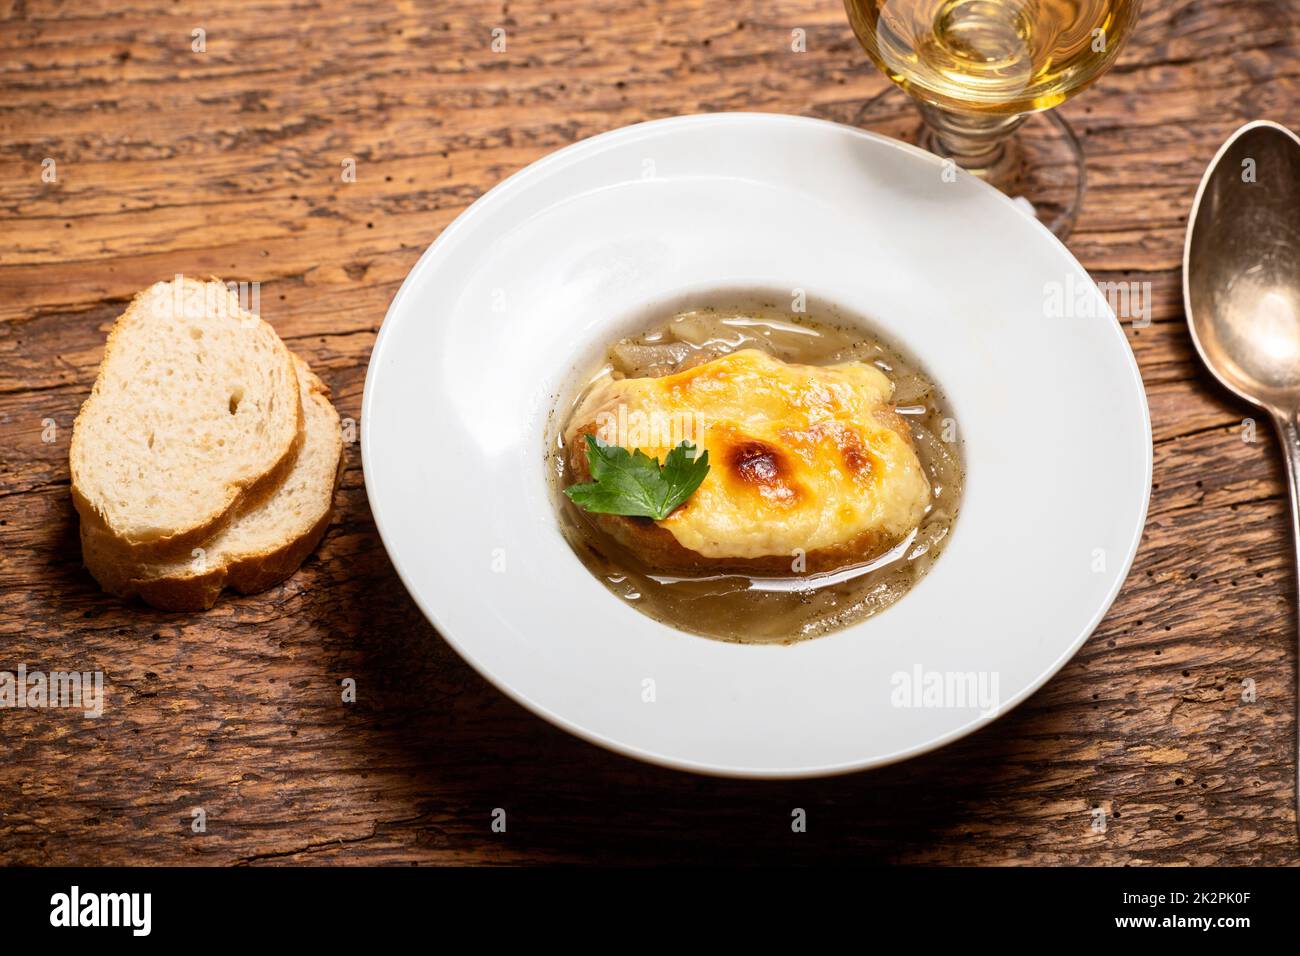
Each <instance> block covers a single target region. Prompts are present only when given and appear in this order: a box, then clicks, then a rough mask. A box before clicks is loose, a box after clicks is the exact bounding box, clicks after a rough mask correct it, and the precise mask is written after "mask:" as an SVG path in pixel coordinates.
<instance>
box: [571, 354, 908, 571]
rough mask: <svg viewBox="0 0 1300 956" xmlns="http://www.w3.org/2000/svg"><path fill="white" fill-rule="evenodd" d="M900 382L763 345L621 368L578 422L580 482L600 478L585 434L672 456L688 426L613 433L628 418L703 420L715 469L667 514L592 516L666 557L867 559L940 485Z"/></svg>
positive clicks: (680, 566) (750, 563) (708, 564)
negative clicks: (634, 369)
mask: <svg viewBox="0 0 1300 956" xmlns="http://www.w3.org/2000/svg"><path fill="white" fill-rule="evenodd" d="M893 389H894V386H893V383H892V382H891V381H890V380H889V379H888V378H887V377H886V376H885V374H884V373H883V372H881V371H880V370H879V369H877V368H876V367H874V366H873V365H870V364H868V363H865V362H849V363H845V364H842V365H831V366H825V367H821V366H811V365H797V364H794V363H786V362H783V361H781V360H780V359H778V358H775V357H773V356H770V355H768V354H767V353H765V352H761V351H758V350H756V349H743V350H741V351H738V352H733V353H731V354H730V355H726V356H723V357H721V358H717V359H714V360H712V361H710V362H706V363H704V364H702V365H697V366H694V367H692V368H689V369H686V370H684V371H680V372H677V373H674V374H671V375H664V376H662V377H657V378H655V377H651V378H624V379H608V380H606V381H604V382H602V383H601V384H600V385H598V386H597V387H596V388H594V389H593V390H592V391H591V392H590V393H589V394H588V395H587V397H586V398H585V400H584V401H583V403H582V405H581V407H580V408H579V409H578V410H577V411H576V412H575V414H574V417H573V419H572V421H571V422H570V424H569V427H568V429H567V433H566V436H565V442H566V445H567V446H568V454H569V465H570V469H571V471H572V474H573V475H574V477H575V478H576V479H577V480H578V481H588V480H589V479H590V469H589V468H588V463H587V454H586V441H585V438H584V436H585V435H588V434H594V435H596V436H597V437H598V438H600V439H602V440H604V441H605V442H606V443H609V444H626V445H627V446H628V448H629V450H631V448H632V447H634V446H635V447H639V448H640V449H641V450H642V451H644V452H645V453H646V454H648V455H650V456H651V457H653V458H658V459H660V460H661V461H662V460H664V458H665V457H666V456H667V454H668V452H669V451H670V450H671V448H672V447H673V445H674V444H675V443H676V442H677V441H678V438H679V437H681V436H677V435H672V436H666V435H665V434H663V431H666V430H661V431H660V432H659V433H657V434H656V433H651V434H650V435H649V436H648V439H646V438H643V439H641V440H637V441H632V442H628V441H626V440H624V441H620V436H619V435H618V434H617V429H616V428H610V429H609V430H610V432H612V433H610V434H602V432H604V431H605V430H606V428H607V427H608V426H612V425H614V423H615V422H617V421H618V420H620V418H624V419H631V420H637V418H638V417H640V419H641V420H643V421H656V420H658V421H664V422H674V421H690V422H693V429H692V430H693V432H694V434H693V435H690V436H687V437H690V438H691V439H692V440H693V442H694V443H695V444H696V445H697V446H699V447H700V448H701V449H702V450H706V451H708V453H709V464H710V471H709V473H708V475H707V476H706V477H705V479H704V482H703V483H702V484H701V485H700V487H699V489H698V490H697V491H696V492H695V493H694V494H693V495H692V496H691V497H690V498H689V499H688V500H687V501H686V502H685V503H684V504H682V505H680V506H679V507H678V508H677V509H676V510H675V511H674V512H673V513H672V514H670V515H669V516H668V517H667V518H666V519H664V520H663V521H652V520H651V519H649V518H635V517H623V516H620V515H608V514H588V515H585V517H586V518H587V519H588V520H590V521H592V522H593V523H594V524H595V525H596V526H597V527H599V528H601V529H602V530H604V531H605V532H606V533H607V534H608V535H609V536H610V537H612V538H613V539H614V540H615V541H616V542H617V543H618V544H619V545H621V546H622V547H624V548H626V549H628V550H629V551H631V552H632V553H633V554H634V555H637V556H639V557H640V558H641V559H642V560H643V561H645V562H646V563H647V564H648V565H649V566H651V567H653V568H657V569H663V570H682V571H702V570H705V571H717V572H726V571H737V572H747V573H760V574H788V573H790V570H791V568H792V564H791V561H792V559H793V558H796V557H798V558H800V559H801V561H803V562H804V563H805V565H806V569H807V570H808V571H811V572H820V571H826V570H832V569H835V568H840V567H844V566H846V565H849V564H853V563H857V562H860V561H865V560H868V559H870V558H872V557H875V556H877V555H879V554H882V553H883V552H885V551H887V550H888V549H889V548H891V547H893V546H894V545H895V544H896V543H897V542H898V541H900V540H901V539H902V538H903V537H904V536H905V535H906V534H907V533H908V532H909V531H910V530H911V529H913V528H915V527H916V526H917V524H918V523H919V522H920V520H921V518H922V517H923V516H924V513H925V507H926V503H927V501H928V499H929V495H930V485H929V481H928V480H927V478H926V476H925V472H924V470H923V469H922V467H921V463H920V461H919V460H918V458H917V455H916V450H915V448H914V447H913V445H912V439H911V436H910V434H909V433H908V430H907V426H906V425H905V424H904V422H903V420H902V418H900V417H899V416H898V414H897V413H896V412H895V411H894V409H893V404H892V402H891V396H892V394H893ZM602 422H603V423H605V424H604V425H602Z"/></svg>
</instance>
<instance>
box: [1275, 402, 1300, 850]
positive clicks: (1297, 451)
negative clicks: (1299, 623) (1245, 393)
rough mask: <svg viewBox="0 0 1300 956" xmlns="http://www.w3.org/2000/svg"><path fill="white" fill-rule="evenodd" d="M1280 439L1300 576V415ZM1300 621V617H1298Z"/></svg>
mask: <svg viewBox="0 0 1300 956" xmlns="http://www.w3.org/2000/svg"><path fill="white" fill-rule="evenodd" d="M1273 420H1274V421H1275V422H1277V431H1278V437H1279V438H1281V439H1282V457H1283V458H1284V459H1285V460H1286V475H1287V478H1288V479H1289V480H1290V485H1291V542H1292V544H1294V545H1295V549H1296V568H1297V573H1298V574H1300V412H1291V413H1290V414H1289V415H1283V414H1280V413H1277V414H1275V415H1274V416H1273ZM1297 619H1298V620H1300V614H1298V615H1297ZM1295 756H1296V830H1297V832H1298V833H1300V659H1298V660H1297V662H1296V752H1295Z"/></svg>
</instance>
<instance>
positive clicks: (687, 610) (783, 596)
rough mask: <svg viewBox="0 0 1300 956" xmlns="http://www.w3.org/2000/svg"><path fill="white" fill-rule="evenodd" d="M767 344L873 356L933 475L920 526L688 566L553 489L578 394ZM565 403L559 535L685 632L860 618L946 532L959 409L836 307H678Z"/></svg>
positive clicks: (891, 593) (808, 361) (769, 637)
mask: <svg viewBox="0 0 1300 956" xmlns="http://www.w3.org/2000/svg"><path fill="white" fill-rule="evenodd" d="M748 348H754V349H762V350H763V351H766V352H768V353H769V354H771V355H773V356H775V357H776V358H779V359H781V360H782V361H785V362H788V363H798V364H803V365H819V366H824V365H836V364H839V363H843V362H851V361H861V362H869V363H872V364H874V365H875V366H876V367H878V368H879V369H881V370H882V371H883V372H884V373H885V374H886V375H887V376H888V377H889V378H890V380H891V381H892V382H893V383H894V394H893V399H892V402H893V405H894V407H895V410H896V411H897V412H898V413H899V414H900V415H901V416H902V418H903V420H904V421H905V422H906V424H907V427H908V429H909V431H910V433H911V436H912V441H913V444H914V446H915V449H916V453H917V457H918V458H919V460H920V462H921V466H922V468H923V469H924V471H925V474H926V476H927V478H928V479H929V482H930V486H931V494H930V498H929V501H928V504H927V507H926V510H925V514H924V517H923V518H922V520H921V523H920V525H919V526H918V527H917V528H915V529H914V530H913V531H912V532H911V533H910V534H908V535H907V536H906V537H904V538H903V539H902V540H901V541H899V542H898V543H897V544H896V545H894V546H893V547H892V548H891V549H890V550H888V551H887V552H885V553H884V554H881V555H879V556H876V557H873V558H871V559H869V560H865V561H862V562H860V563H857V564H853V565H848V566H845V567H842V568H838V569H835V570H833V571H827V572H823V573H818V574H808V573H802V574H800V573H795V571H794V570H793V568H794V562H792V571H791V573H790V574H789V575H785V576H755V575H749V574H734V573H726V574H709V573H701V574H698V575H685V574H682V573H664V572H662V571H660V570H657V569H655V568H653V567H650V566H648V565H646V564H645V563H644V562H643V561H642V560H641V559H640V558H638V556H637V555H635V554H633V553H631V552H629V551H628V550H627V549H626V548H624V547H622V546H620V545H619V544H618V543H617V542H615V541H614V540H613V539H612V538H610V536H609V535H607V534H605V533H604V532H603V531H602V530H601V529H600V528H598V527H597V526H596V524H595V523H594V522H593V521H592V520H591V518H590V516H589V515H588V514H587V513H586V512H585V511H583V510H582V509H581V508H578V507H577V506H576V505H574V504H573V503H572V502H570V501H569V500H568V499H567V498H566V497H565V496H564V495H563V494H560V493H559V490H560V489H562V488H564V487H567V486H568V485H570V484H572V483H574V481H575V480H576V478H575V476H574V475H573V474H572V473H571V470H570V465H569V462H568V458H569V456H568V450H567V448H566V447H565V444H564V438H563V436H564V426H565V425H567V423H568V420H569V419H570V418H571V417H572V415H573V413H574V411H575V410H576V409H577V407H578V406H579V405H580V404H581V402H582V399H583V397H584V396H585V395H586V394H587V393H588V392H589V391H590V390H591V388H593V387H594V386H595V385H596V384H597V383H599V382H601V381H602V380H604V379H605V378H606V377H612V378H616V379H617V378H625V377H626V378H637V377H659V376H663V375H670V374H673V373H675V372H680V371H684V370H686V369H688V368H692V367H694V366H696V365H700V364H702V363H704V362H708V361H711V360H713V359H716V358H719V357H720V356H723V355H727V354H729V353H731V352H735V351H738V350H740V349H748ZM582 381H583V383H584V384H583V386H582V387H581V388H579V389H578V395H577V398H576V399H575V401H574V402H573V404H572V405H571V406H569V407H568V408H567V409H565V410H564V411H563V413H562V416H561V417H562V418H563V419H564V421H563V422H562V423H561V428H560V429H559V435H558V437H557V438H556V440H555V444H554V445H553V446H552V449H551V455H550V464H551V473H552V475H553V476H554V478H555V490H556V494H555V498H556V507H557V509H558V511H559V516H560V526H561V529H562V531H563V533H564V536H565V538H566V539H567V540H568V542H569V544H570V545H571V546H572V547H573V550H574V552H575V553H576V554H577V556H578V557H579V559H580V560H581V561H582V563H583V564H584V565H586V567H587V568H588V570H590V571H591V573H592V574H594V575H595V576H596V577H597V578H598V579H599V580H600V581H601V582H602V583H603V584H604V585H605V586H606V587H607V588H608V589H609V590H610V591H611V592H612V593H613V594H615V595H616V596H617V597H618V598H619V599H620V600H623V601H626V602H627V603H628V604H630V605H631V606H632V607H634V608H636V609H637V610H639V611H641V612H642V613H644V614H647V615H649V616H650V617H652V618H654V619H656V620H658V621H661V622H663V623H665V624H668V625H670V626H672V627H675V628H678V629H680V630H683V631H689V632H691V633H695V634H699V635H702V636H705V637H711V638H716V639H719V640H725V641H735V642H743V643H792V642H794V641H799V640H805V639H807V638H812V637H818V636H820V635H823V634H826V633H828V632H831V631H835V630H839V629H840V628H844V627H847V626H849V625H851V624H855V623H857V622H859V621H862V620H864V619H866V618H868V617H871V616H872V615H874V614H877V613H879V612H880V611H882V610H884V609H885V608H887V607H889V606H890V605H891V604H893V603H894V602H895V601H897V600H898V599H899V598H901V597H902V596H903V595H904V594H906V593H907V592H908V590H910V589H911V587H912V586H913V585H914V584H915V583H916V582H917V581H918V580H920V578H921V577H923V576H924V575H925V573H926V572H927V571H928V570H929V568H930V566H931V564H933V563H934V561H935V560H936V559H937V558H938V556H939V554H940V552H941V551H942V550H943V547H944V545H945V543H946V541H947V539H948V536H949V534H950V533H951V531H952V527H953V523H954V521H955V520H956V517H957V510H958V505H959V502H960V499H961V491H962V483H963V472H962V464H961V456H960V451H959V447H958V445H957V443H956V436H955V425H954V419H953V417H952V415H951V413H950V411H949V409H948V407H947V405H946V402H945V400H944V398H943V395H942V393H941V392H940V391H939V390H938V388H937V387H936V386H935V383H934V382H933V381H932V380H931V379H930V378H929V377H928V376H927V375H926V373H925V371H924V370H923V369H922V368H921V367H920V366H919V364H917V363H916V362H915V361H914V360H912V359H910V358H909V357H907V356H906V355H904V354H903V353H902V352H901V351H900V350H899V349H897V348H896V347H894V346H892V345H891V344H889V343H888V342H886V341H884V340H883V339H882V338H880V337H879V336H878V335H876V334H874V333H872V332H869V331H867V330H866V329H865V328H864V327H856V326H855V325H853V324H850V323H845V322H843V321H841V320H840V319H839V317H838V315H836V314H826V315H816V316H814V315H809V314H805V313H795V314H791V313H788V312H784V311H781V310H778V309H776V308H775V307H773V306H771V305H763V306H759V307H754V308H737V309H727V308H702V309H694V310H691V311H687V312H680V313H678V314H676V315H673V316H671V317H669V318H668V319H667V320H666V321H661V322H660V323H658V324H657V325H655V326H654V327H652V328H650V329H649V330H648V331H645V332H643V333H641V334H638V335H633V336H629V337H628V338H624V339H621V340H619V341H617V342H615V343H613V345H612V346H611V347H610V348H609V350H608V353H607V355H606V356H605V357H604V360H603V361H602V362H601V363H600V364H599V365H598V366H597V367H595V368H592V369H590V370H589V371H588V372H587V373H586V374H585V375H584V376H583V379H582Z"/></svg>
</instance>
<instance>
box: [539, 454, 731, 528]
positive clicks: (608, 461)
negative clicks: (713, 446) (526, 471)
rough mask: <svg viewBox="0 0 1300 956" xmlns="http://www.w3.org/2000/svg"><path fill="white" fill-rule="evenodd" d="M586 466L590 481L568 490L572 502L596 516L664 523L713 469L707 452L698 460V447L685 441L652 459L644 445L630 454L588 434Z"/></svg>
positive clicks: (566, 492) (565, 491)
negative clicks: (644, 449)
mask: <svg viewBox="0 0 1300 956" xmlns="http://www.w3.org/2000/svg"><path fill="white" fill-rule="evenodd" d="M586 438H587V468H588V470H589V471H590V472H591V478H592V480H591V482H590V483H589V484H585V485H572V486H570V487H568V488H565V489H564V493H565V494H566V495H568V496H569V500H570V501H572V502H573V503H574V504H575V505H577V506H578V507H580V508H583V509H585V510H587V511H591V512H594V513H596V514H606V515H628V516H631V517H641V518H653V519H654V520H656V521H662V520H663V519H664V518H667V517H668V516H669V515H670V514H672V512H673V509H674V508H676V507H677V506H678V505H680V504H681V503H682V502H683V501H685V500H686V499H687V498H689V497H690V496H691V495H692V493H694V491H695V489H696V488H698V487H700V482H702V481H703V480H704V476H705V475H707V474H708V473H709V453H708V452H707V451H706V452H704V454H702V455H700V456H699V457H698V458H697V457H696V456H695V446H694V445H692V444H691V443H690V442H688V441H684V442H682V443H681V444H680V445H678V446H677V447H676V448H674V449H673V450H672V451H670V452H669V453H668V455H667V456H666V457H665V458H664V464H663V467H662V468H660V467H659V459H658V458H651V457H650V456H649V455H647V454H646V453H645V452H643V451H642V450H641V449H639V448H638V449H637V450H636V451H634V452H629V451H628V450H627V449H626V448H620V447H619V446H618V445H602V444H601V443H600V442H599V441H597V440H596V438H595V436H594V435H590V434H589V435H587V436H586Z"/></svg>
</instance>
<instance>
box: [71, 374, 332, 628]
mask: <svg viewBox="0 0 1300 956" xmlns="http://www.w3.org/2000/svg"><path fill="white" fill-rule="evenodd" d="M294 362H295V364H296V366H297V377H298V381H299V382H300V386H299V390H300V392H301V397H302V398H301V401H302V407H303V409H304V419H305V429H304V431H305V437H304V439H303V443H302V448H301V449H300V450H299V452H298V454H297V456H296V458H295V459H294V462H293V467H292V468H291V469H290V470H289V473H288V475H286V476H285V479H284V481H283V482H281V484H280V485H279V486H278V487H277V488H276V489H275V490H274V491H273V492H272V493H271V494H270V495H269V496H267V497H266V498H265V500H263V501H261V502H260V503H258V504H256V505H254V506H252V507H250V508H248V509H247V510H245V511H243V512H241V513H240V514H239V516H238V517H236V518H235V520H234V521H232V522H231V523H230V524H229V525H228V526H226V527H225V528H224V529H222V530H221V531H219V532H218V533H217V534H216V535H215V536H214V537H212V538H211V539H210V540H206V541H203V542H201V543H200V544H198V545H197V546H196V547H195V548H193V549H192V552H193V553H191V554H188V555H186V556H185V557H184V558H181V559H176V560H172V561H165V562H141V561H136V560H132V558H131V557H130V556H129V554H127V553H124V550H123V549H122V548H121V547H120V546H119V545H118V544H117V542H116V541H115V540H114V539H113V538H112V536H110V535H108V534H106V533H105V532H104V530H103V529H102V528H100V527H98V526H96V525H94V524H87V523H84V522H83V524H82V528H81V547H82V555H83V557H84V559H85V562H86V567H87V568H89V569H90V573H91V574H92V575H94V577H95V579H96V580H97V581H98V582H99V583H100V585H101V586H102V587H103V588H104V590H106V591H110V592H112V593H113V594H116V595H119V596H121V597H133V596H136V595H139V596H140V597H141V598H143V599H144V600H145V601H147V602H148V603H149V604H152V605H154V606H155V607H159V608H163V609H164V610H175V611H182V610H184V611H192V610H204V609H207V608H209V607H211V606H212V605H213V603H214V602H215V601H216V600H217V596H218V595H219V594H220V593H221V590H222V588H224V587H233V588H234V589H235V590H237V591H239V592H241V593H243V594H252V593H255V592H257V591H262V590H265V589H266V588H269V587H271V586H273V585H275V584H278V583H279V582H281V581H283V580H284V579H286V578H288V577H289V576H290V575H291V574H293V572H294V571H295V570H297V568H298V566H299V565H300V564H301V563H302V562H303V559H304V558H306V557H307V555H308V554H310V553H311V551H312V549H313V548H315V547H316V544H317V542H319V541H320V538H321V536H322V535H323V534H324V533H325V529H326V528H327V527H329V523H330V518H331V516H332V513H333V503H334V491H335V489H336V488H337V486H338V479H339V475H340V472H341V464H342V459H343V439H342V435H341V433H340V429H339V416H338V412H336V411H335V410H334V406H333V405H331V404H330V400H329V390H328V389H327V388H326V386H325V384H324V383H323V382H321V380H320V379H319V378H317V377H316V375H315V374H314V373H313V372H312V371H311V369H310V368H308V367H307V363H306V362H303V361H302V360H301V359H298V358H297V357H296V356H295V357H294Z"/></svg>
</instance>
